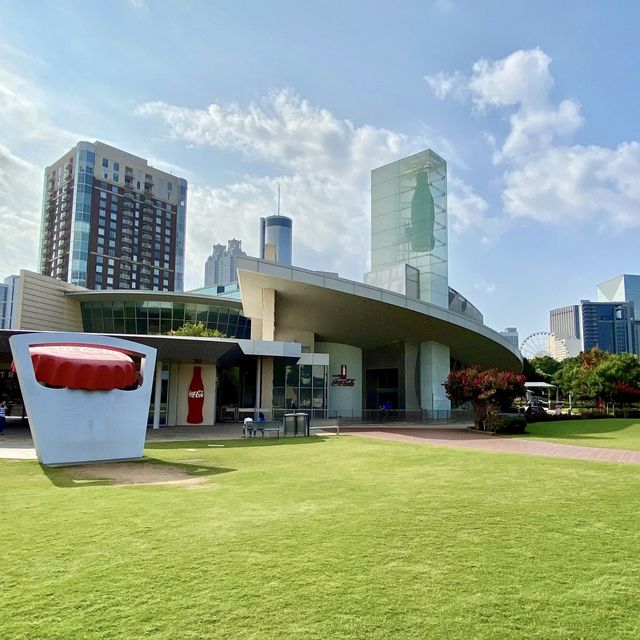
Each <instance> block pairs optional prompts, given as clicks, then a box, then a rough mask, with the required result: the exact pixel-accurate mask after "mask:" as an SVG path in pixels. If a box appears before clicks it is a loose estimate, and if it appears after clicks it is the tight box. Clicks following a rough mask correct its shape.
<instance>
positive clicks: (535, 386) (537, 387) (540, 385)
mask: <svg viewBox="0 0 640 640" xmlns="http://www.w3.org/2000/svg"><path fill="white" fill-rule="evenodd" d="M524 387H525V389H526V390H527V400H531V397H532V396H533V395H534V394H536V392H537V393H542V392H544V391H545V390H546V392H547V398H548V400H549V407H551V389H555V390H556V405H557V404H558V386H557V385H555V384H549V383H548V382H525V383H524Z"/></svg>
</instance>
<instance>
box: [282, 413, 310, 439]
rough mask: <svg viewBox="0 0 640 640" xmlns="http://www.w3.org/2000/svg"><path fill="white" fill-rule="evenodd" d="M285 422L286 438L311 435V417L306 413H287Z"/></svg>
mask: <svg viewBox="0 0 640 640" xmlns="http://www.w3.org/2000/svg"><path fill="white" fill-rule="evenodd" d="M283 421H284V429H283V430H284V435H285V436H308V435H309V416H308V415H307V414H306V413H285V414H284V418H283Z"/></svg>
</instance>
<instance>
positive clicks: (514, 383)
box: [443, 365, 526, 427]
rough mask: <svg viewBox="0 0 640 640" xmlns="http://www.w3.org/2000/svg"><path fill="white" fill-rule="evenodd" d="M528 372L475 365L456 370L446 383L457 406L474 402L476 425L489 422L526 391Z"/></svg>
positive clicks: (448, 395)
mask: <svg viewBox="0 0 640 640" xmlns="http://www.w3.org/2000/svg"><path fill="white" fill-rule="evenodd" d="M525 379H526V378H525V376H523V375H522V374H519V373H514V372H512V371H499V370H498V369H482V368H481V367H479V366H478V365H472V366H470V367H467V368H465V369H459V370H457V371H452V372H451V373H450V374H449V375H448V377H447V379H446V380H445V382H444V384H443V386H444V389H445V392H446V394H447V398H449V400H451V402H452V403H453V405H454V406H460V405H461V404H464V403H465V402H471V403H472V404H473V415H474V421H475V424H476V426H478V427H479V426H481V425H482V423H483V422H486V421H487V420H488V418H489V416H490V415H491V414H492V413H495V412H496V411H497V410H498V409H503V410H504V409H507V408H508V407H509V406H510V405H511V403H512V402H513V400H514V398H517V397H520V396H524V395H525V388H524V382H525Z"/></svg>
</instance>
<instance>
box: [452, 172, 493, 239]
mask: <svg viewBox="0 0 640 640" xmlns="http://www.w3.org/2000/svg"><path fill="white" fill-rule="evenodd" d="M447 188H448V194H447V208H448V210H449V219H450V224H451V226H452V227H453V230H454V231H455V232H460V231H465V230H466V229H469V228H470V227H473V226H476V225H477V226H479V225H483V224H484V222H485V215H486V212H487V209H488V208H489V205H488V204H487V202H486V200H485V199H484V198H482V197H481V196H479V195H478V194H477V193H475V191H474V190H473V189H472V187H471V186H469V185H468V184H466V183H465V182H463V181H462V180H461V179H460V178H458V177H457V176H455V175H450V176H449V178H448V181H447Z"/></svg>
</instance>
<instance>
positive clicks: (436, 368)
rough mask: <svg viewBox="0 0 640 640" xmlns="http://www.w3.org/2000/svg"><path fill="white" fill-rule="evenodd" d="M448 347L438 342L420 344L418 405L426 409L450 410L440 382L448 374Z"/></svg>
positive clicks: (449, 404)
mask: <svg viewBox="0 0 640 640" xmlns="http://www.w3.org/2000/svg"><path fill="white" fill-rule="evenodd" d="M449 357H450V356H449V347H447V346H446V345H444V344H440V343H439V342H431V341H430V342H423V343H422V344H421V345H420V406H421V407H422V409H424V410H426V411H450V410H451V402H450V401H449V399H448V398H447V396H446V394H445V392H444V387H443V386H442V383H443V382H444V381H445V380H446V378H447V376H448V375H449Z"/></svg>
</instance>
